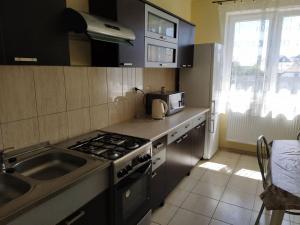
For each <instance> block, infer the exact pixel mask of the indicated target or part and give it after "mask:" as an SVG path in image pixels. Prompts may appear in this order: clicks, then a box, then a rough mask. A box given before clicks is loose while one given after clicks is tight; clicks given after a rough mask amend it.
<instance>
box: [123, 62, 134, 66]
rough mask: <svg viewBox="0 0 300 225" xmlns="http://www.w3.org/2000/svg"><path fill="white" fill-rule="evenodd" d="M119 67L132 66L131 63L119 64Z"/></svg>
mask: <svg viewBox="0 0 300 225" xmlns="http://www.w3.org/2000/svg"><path fill="white" fill-rule="evenodd" d="M120 65H121V66H133V63H120Z"/></svg>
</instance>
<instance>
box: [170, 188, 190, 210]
mask: <svg viewBox="0 0 300 225" xmlns="http://www.w3.org/2000/svg"><path fill="white" fill-rule="evenodd" d="M188 195H189V192H187V191H184V190H182V189H179V188H176V189H175V190H174V191H172V192H171V193H170V194H169V196H168V197H167V198H166V202H167V203H170V204H172V205H176V206H181V204H182V203H183V201H184V200H185V199H186V198H187V196H188Z"/></svg>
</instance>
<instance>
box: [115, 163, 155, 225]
mask: <svg viewBox="0 0 300 225" xmlns="http://www.w3.org/2000/svg"><path fill="white" fill-rule="evenodd" d="M151 170H152V162H151V160H150V161H148V162H147V163H145V164H144V165H142V166H141V167H139V168H138V169H137V170H135V171H134V172H133V173H131V174H130V175H129V176H127V177H126V178H124V179H123V180H121V181H120V182H119V183H117V184H115V185H114V187H113V199H114V200H113V204H114V207H113V211H114V215H113V224H114V225H137V224H141V225H142V224H147V222H146V223H143V222H141V220H143V218H144V217H145V215H149V211H150V208H151V202H150V201H151V200H150V193H151ZM150 215H151V214H150Z"/></svg>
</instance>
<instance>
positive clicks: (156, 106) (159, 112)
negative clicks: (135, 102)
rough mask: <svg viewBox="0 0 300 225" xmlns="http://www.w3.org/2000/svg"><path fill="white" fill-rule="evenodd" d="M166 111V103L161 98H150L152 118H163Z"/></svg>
mask: <svg viewBox="0 0 300 225" xmlns="http://www.w3.org/2000/svg"><path fill="white" fill-rule="evenodd" d="M167 112H168V105H167V103H166V102H165V101H163V100H161V99H153V100H152V118H153V119H156V120H163V119H164V118H165V116H166V113H167Z"/></svg>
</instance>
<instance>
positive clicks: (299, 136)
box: [297, 132, 300, 141]
mask: <svg viewBox="0 0 300 225" xmlns="http://www.w3.org/2000/svg"><path fill="white" fill-rule="evenodd" d="M297 140H298V141H300V132H299V134H298V136H297Z"/></svg>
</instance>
